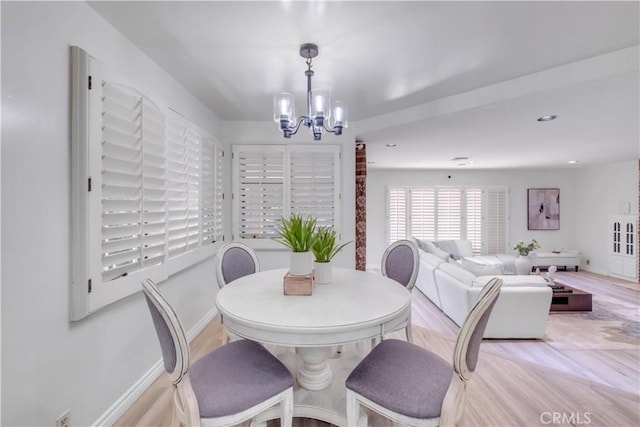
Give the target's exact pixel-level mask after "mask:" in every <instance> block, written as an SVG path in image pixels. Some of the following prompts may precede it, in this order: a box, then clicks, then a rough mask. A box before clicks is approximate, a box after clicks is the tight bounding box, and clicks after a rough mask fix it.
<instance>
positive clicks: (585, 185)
mask: <svg viewBox="0 0 640 427" xmlns="http://www.w3.org/2000/svg"><path fill="white" fill-rule="evenodd" d="M576 178H577V181H576V196H577V197H576V203H577V206H576V218H575V221H576V228H577V229H578V230H579V232H578V233H577V236H576V245H577V247H579V248H580V249H581V250H582V261H583V263H584V262H585V261H586V260H587V259H588V260H590V263H591V265H589V266H586V265H585V266H584V268H585V269H588V270H589V271H592V272H594V273H599V274H607V272H608V266H607V259H608V254H609V249H610V247H611V245H610V243H609V242H610V238H611V236H610V235H609V230H608V229H607V217H608V216H609V215H613V214H618V213H625V214H630V215H638V159H634V160H630V161H628V162H618V163H608V164H602V165H596V166H592V167H588V168H581V169H579V170H578V173H577V176H576ZM627 204H628V206H629V207H630V208H629V211H628V212H624V211H621V210H620V207H621V205H627Z"/></svg>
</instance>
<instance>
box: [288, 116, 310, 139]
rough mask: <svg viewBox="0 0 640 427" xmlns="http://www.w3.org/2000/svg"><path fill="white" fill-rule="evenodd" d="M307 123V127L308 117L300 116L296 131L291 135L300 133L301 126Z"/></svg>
mask: <svg viewBox="0 0 640 427" xmlns="http://www.w3.org/2000/svg"><path fill="white" fill-rule="evenodd" d="M303 122H304V123H305V126H306V125H307V117H306V116H300V118H298V124H297V125H296V129H295V130H294V131H293V132H291V133H290V134H289V135H295V134H296V133H298V130H299V129H300V125H301V124H302V123H303Z"/></svg>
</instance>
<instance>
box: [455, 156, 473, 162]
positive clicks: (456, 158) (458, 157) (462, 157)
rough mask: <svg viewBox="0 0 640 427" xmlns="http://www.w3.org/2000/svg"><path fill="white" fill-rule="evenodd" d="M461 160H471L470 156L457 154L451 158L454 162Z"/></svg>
mask: <svg viewBox="0 0 640 427" xmlns="http://www.w3.org/2000/svg"><path fill="white" fill-rule="evenodd" d="M460 160H469V157H467V156H456V157H454V158H453V159H451V161H452V162H459V161H460Z"/></svg>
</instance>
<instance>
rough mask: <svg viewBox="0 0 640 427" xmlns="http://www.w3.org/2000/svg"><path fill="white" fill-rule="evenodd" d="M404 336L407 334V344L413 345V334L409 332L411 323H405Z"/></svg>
mask: <svg viewBox="0 0 640 427" xmlns="http://www.w3.org/2000/svg"><path fill="white" fill-rule="evenodd" d="M404 332H405V334H407V342H410V343H412V344H413V332H412V331H411V322H409V323H407V326H406V328H404Z"/></svg>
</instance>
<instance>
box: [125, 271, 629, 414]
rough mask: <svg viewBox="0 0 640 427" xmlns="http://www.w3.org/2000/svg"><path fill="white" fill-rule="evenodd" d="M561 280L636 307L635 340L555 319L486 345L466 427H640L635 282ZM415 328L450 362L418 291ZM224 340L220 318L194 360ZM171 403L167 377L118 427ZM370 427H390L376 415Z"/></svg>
mask: <svg viewBox="0 0 640 427" xmlns="http://www.w3.org/2000/svg"><path fill="white" fill-rule="evenodd" d="M558 277H559V278H562V280H563V281H564V283H566V284H568V285H571V286H573V287H576V288H579V289H582V290H585V291H587V292H590V293H592V294H594V303H595V301H596V300H598V301H599V300H600V298H601V299H603V300H606V301H607V302H611V301H613V304H612V305H611V307H613V308H614V309H615V308H616V307H617V306H619V307H620V310H627V312H626V314H628V310H629V307H631V310H632V313H633V312H635V321H633V320H632V321H631V322H630V325H629V327H630V334H629V335H630V337H627V339H626V340H624V342H619V343H618V342H612V343H611V344H609V341H607V340H606V339H603V338H602V337H599V336H596V335H598V334H600V332H598V330H597V329H595V328H592V327H591V326H590V323H589V321H590V320H591V319H590V317H589V315H586V314H577V313H552V314H551V315H550V320H549V325H550V326H549V327H548V328H547V336H545V338H544V339H542V340H484V341H483V344H482V347H481V355H480V361H479V363H478V367H477V369H476V373H475V375H474V377H473V378H472V379H471V381H470V383H469V385H468V389H467V405H466V410H465V415H464V417H463V420H462V425H464V426H549V425H551V426H570V425H574V426H575V425H589V426H620V427H624V426H629V427H632V426H634V427H635V426H639V425H640V397H639V396H638V394H639V392H640V341H639V340H638V333H639V330H640V327H639V325H640V322H638V320H640V319H638V316H640V309H639V307H640V301H639V300H640V293H639V292H637V284H632V283H630V282H624V281H617V284H614V283H615V282H616V281H613V280H612V279H611V278H605V277H603V276H597V275H593V274H589V273H584V272H579V273H573V272H571V273H564V272H562V273H558ZM634 289H636V290H634ZM616 304H618V305H616ZM632 317H633V314H632ZM593 320H594V322H598V321H600V320H599V319H597V318H596V319H593ZM516 321H517V320H516ZM605 321H606V319H605ZM572 322H573V323H575V324H577V325H581V326H580V327H579V328H575V329H576V330H570V332H569V335H570V339H568V340H562V339H559V340H558V339H554V338H553V334H556V335H557V331H556V329H558V328H560V329H561V328H562V327H563V325H565V324H568V325H571V324H572ZM413 324H414V325H415V327H414V329H413V339H414V342H415V343H416V344H418V345H420V346H422V347H425V348H427V349H429V350H431V351H433V352H435V353H437V354H439V355H440V356H442V357H443V358H445V359H450V358H451V355H452V352H453V343H454V340H455V336H456V334H457V332H458V327H457V326H456V325H455V324H454V323H453V322H452V321H451V320H450V319H449V318H447V317H446V316H445V315H444V314H443V313H442V312H441V311H440V310H439V309H438V308H437V307H436V306H435V305H433V304H432V303H431V302H430V301H429V300H428V299H427V298H426V297H425V296H424V295H423V294H422V293H421V292H420V291H419V290H417V289H415V290H414V292H413ZM556 325H559V326H556ZM550 329H553V331H550ZM560 335H562V334H560ZM550 336H551V337H550ZM221 337H222V334H221V326H220V323H219V320H218V319H215V320H214V321H213V322H211V324H210V325H208V326H207V327H206V328H205V330H203V332H202V333H200V334H199V335H198V337H196V339H195V340H194V341H193V342H192V343H191V350H192V358H193V359H197V358H198V357H200V356H202V355H203V354H205V353H206V352H208V351H210V350H211V349H213V348H215V347H217V346H219V345H220V342H221ZM605 338H609V337H605ZM594 341H598V342H597V343H596V344H597V345H595V344H594V345H591V346H585V343H591V342H594ZM347 347H350V348H345V350H344V351H346V352H359V353H364V352H365V351H366V350H365V346H347ZM171 397H172V394H171V388H170V385H169V382H168V380H167V378H166V375H165V374H163V375H161V376H160V377H159V378H158V380H156V381H155V382H154V383H153V384H152V385H151V386H150V387H149V389H148V390H147V391H146V392H145V393H144V394H143V396H141V397H140V399H139V400H138V401H137V402H136V403H135V404H134V405H133V406H132V407H131V408H130V409H129V410H128V411H127V412H126V413H125V414H124V415H123V416H122V417H121V419H120V420H119V421H118V422H117V423H116V425H118V426H166V425H169V420H170V419H171V418H170V415H171ZM269 425H270V426H271V425H278V423H277V422H276V423H270V424H269ZM294 425H295V426H297V427H298V426H300V427H307V426H309V427H311V426H326V424H325V423H322V422H318V421H313V420H301V419H296V420H295V424H294ZM369 425H370V426H376V427H383V426H389V425H390V424H389V423H388V422H387V421H386V420H384V419H382V418H380V417H377V416H375V415H373V414H372V415H371V416H370V419H369Z"/></svg>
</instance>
